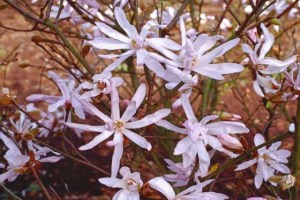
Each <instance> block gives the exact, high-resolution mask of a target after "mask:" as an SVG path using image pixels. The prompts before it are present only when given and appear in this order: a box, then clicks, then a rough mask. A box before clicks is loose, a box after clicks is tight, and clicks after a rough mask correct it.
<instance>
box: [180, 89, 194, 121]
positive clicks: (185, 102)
mask: <svg viewBox="0 0 300 200" xmlns="http://www.w3.org/2000/svg"><path fill="white" fill-rule="evenodd" d="M181 101H182V107H183V109H184V112H185V115H186V117H187V118H188V120H189V121H190V122H197V118H196V116H195V114H194V111H193V108H192V105H191V103H190V100H189V97H188V96H187V95H185V94H182V95H181Z"/></svg>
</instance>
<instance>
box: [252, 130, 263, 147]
mask: <svg viewBox="0 0 300 200" xmlns="http://www.w3.org/2000/svg"><path fill="white" fill-rule="evenodd" d="M263 143H265V138H264V137H263V136H262V135H261V134H259V133H258V134H256V135H255V136H254V144H255V146H259V145H261V144H263Z"/></svg>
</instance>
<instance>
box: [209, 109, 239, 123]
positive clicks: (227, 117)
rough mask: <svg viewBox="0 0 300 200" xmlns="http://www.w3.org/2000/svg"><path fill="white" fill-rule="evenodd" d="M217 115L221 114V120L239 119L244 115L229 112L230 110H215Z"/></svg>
mask: <svg viewBox="0 0 300 200" xmlns="http://www.w3.org/2000/svg"><path fill="white" fill-rule="evenodd" d="M214 114H215V115H219V116H220V119H221V120H233V121H234V120H239V119H241V118H242V117H241V116H239V115H236V114H232V113H228V112H217V111H215V112H214Z"/></svg>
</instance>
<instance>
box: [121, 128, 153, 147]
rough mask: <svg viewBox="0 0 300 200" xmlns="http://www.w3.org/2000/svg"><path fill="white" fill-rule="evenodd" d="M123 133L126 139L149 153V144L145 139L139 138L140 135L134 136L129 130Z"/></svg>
mask: <svg viewBox="0 0 300 200" xmlns="http://www.w3.org/2000/svg"><path fill="white" fill-rule="evenodd" d="M123 133H124V135H125V136H126V137H128V139H130V140H131V141H133V142H134V143H135V144H137V145H138V146H140V147H142V148H144V149H147V150H148V151H150V150H151V149H152V146H151V144H150V143H149V142H148V141H147V140H146V139H145V138H143V137H142V136H140V135H138V134H136V133H134V132H132V131H130V130H127V129H124V130H123Z"/></svg>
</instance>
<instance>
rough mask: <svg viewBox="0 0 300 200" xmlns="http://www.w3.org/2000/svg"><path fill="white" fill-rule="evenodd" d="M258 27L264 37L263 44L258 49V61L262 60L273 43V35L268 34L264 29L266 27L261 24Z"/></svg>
mask: <svg viewBox="0 0 300 200" xmlns="http://www.w3.org/2000/svg"><path fill="white" fill-rule="evenodd" d="M260 27H261V29H262V31H263V33H264V36H265V37H264V43H263V44H262V46H261V49H260V54H259V57H258V59H262V58H264V57H265V55H266V54H267V53H268V51H269V50H270V49H271V47H272V45H273V43H274V35H273V34H272V33H270V32H269V30H268V29H267V28H266V26H265V25H264V24H263V23H261V25H260Z"/></svg>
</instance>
